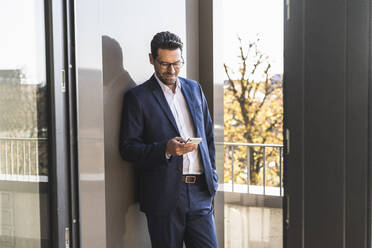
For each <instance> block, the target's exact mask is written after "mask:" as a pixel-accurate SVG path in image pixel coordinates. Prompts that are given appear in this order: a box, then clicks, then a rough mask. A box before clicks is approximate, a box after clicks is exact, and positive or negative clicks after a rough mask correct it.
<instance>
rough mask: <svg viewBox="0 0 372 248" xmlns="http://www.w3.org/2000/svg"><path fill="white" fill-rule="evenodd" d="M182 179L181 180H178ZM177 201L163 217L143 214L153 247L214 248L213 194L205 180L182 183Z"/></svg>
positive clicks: (215, 241)
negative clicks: (173, 207) (184, 247)
mask: <svg viewBox="0 0 372 248" xmlns="http://www.w3.org/2000/svg"><path fill="white" fill-rule="evenodd" d="M180 180H181V179H180ZM181 184H182V186H181V188H180V193H179V199H178V204H177V206H176V208H175V209H174V210H173V211H172V212H171V213H169V215H166V216H160V215H152V214H146V217H147V224H148V230H149V233H150V239H151V244H152V248H182V247H183V243H185V245H186V247H187V248H217V236H216V228H215V222H214V216H213V205H212V196H211V195H210V193H209V191H208V189H207V185H206V183H205V181H204V180H202V181H200V182H198V183H195V184H186V183H184V182H182V183H181Z"/></svg>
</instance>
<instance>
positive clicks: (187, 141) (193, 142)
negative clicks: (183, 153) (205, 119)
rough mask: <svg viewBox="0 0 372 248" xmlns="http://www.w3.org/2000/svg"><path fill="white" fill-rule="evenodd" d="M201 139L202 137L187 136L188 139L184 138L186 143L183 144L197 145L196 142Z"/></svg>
mask: <svg viewBox="0 0 372 248" xmlns="http://www.w3.org/2000/svg"><path fill="white" fill-rule="evenodd" d="M201 141H202V138H188V139H187V140H186V143H185V144H194V145H197V144H199V143H200V142H201Z"/></svg>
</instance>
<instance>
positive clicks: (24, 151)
mask: <svg viewBox="0 0 372 248" xmlns="http://www.w3.org/2000/svg"><path fill="white" fill-rule="evenodd" d="M22 143H23V176H26V141H25V140H23V141H22Z"/></svg>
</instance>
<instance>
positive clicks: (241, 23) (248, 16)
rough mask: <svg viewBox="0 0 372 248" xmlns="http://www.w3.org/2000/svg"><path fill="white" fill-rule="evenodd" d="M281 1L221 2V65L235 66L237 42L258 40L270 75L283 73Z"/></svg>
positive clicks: (237, 51)
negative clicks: (269, 65) (270, 67)
mask: <svg viewBox="0 0 372 248" xmlns="http://www.w3.org/2000/svg"><path fill="white" fill-rule="evenodd" d="M283 11H284V9H283V0H223V11H222V13H223V16H222V18H223V21H222V23H223V31H222V33H223V47H224V49H223V61H224V62H225V63H226V64H228V65H229V66H230V67H232V68H236V67H237V66H238V62H239V58H237V55H238V54H239V41H238V39H237V37H238V36H239V37H241V38H242V40H243V44H244V43H245V44H247V43H248V42H251V41H254V40H256V37H257V35H258V36H259V37H260V39H261V43H260V50H262V51H263V52H264V53H265V54H267V55H269V57H270V62H271V66H272V69H271V74H282V73H283V39H284V30H283V26H284V22H283V17H284V14H283Z"/></svg>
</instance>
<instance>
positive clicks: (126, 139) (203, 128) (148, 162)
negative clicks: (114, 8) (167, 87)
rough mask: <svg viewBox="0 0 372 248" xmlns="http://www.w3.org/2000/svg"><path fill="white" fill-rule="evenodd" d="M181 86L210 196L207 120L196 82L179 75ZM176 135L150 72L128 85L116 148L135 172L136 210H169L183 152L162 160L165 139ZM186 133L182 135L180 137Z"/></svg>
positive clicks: (212, 173)
mask: <svg viewBox="0 0 372 248" xmlns="http://www.w3.org/2000/svg"><path fill="white" fill-rule="evenodd" d="M179 81H180V83H181V90H182V93H183V96H184V97H185V100H186V102H187V105H188V108H189V111H190V114H191V116H192V120H193V124H194V129H195V134H196V137H201V138H202V139H203V140H202V142H201V143H200V144H199V147H198V149H199V151H200V159H201V163H202V165H203V168H204V175H205V179H206V182H207V186H208V191H209V193H210V194H211V196H214V195H215V194H216V190H217V180H218V176H217V173H216V162H215V145H214V134H213V124H212V120H211V117H210V114H209V111H208V106H207V102H206V100H205V97H204V94H203V92H202V89H201V87H200V85H199V83H197V82H195V81H192V80H189V79H185V78H181V77H179ZM176 136H178V137H180V132H179V130H178V128H177V125H176V121H175V119H174V117H173V114H172V112H171V109H170V107H169V105H168V102H167V100H166V98H165V96H164V93H163V91H162V89H161V87H160V85H159V83H158V82H157V80H156V78H155V77H154V76H152V77H151V78H150V79H149V80H148V81H146V82H145V83H143V84H141V85H138V86H136V87H134V88H132V89H130V90H129V91H128V92H127V93H126V94H125V97H124V102H123V112H122V119H121V126H120V137H119V149H120V154H121V156H122V158H123V159H124V160H127V161H129V162H131V163H132V164H134V165H135V166H136V167H137V168H138V171H139V201H140V207H141V210H142V211H144V212H146V213H150V214H169V212H170V211H171V210H172V209H173V208H174V207H176V204H177V200H178V195H179V194H178V192H179V188H180V186H181V183H182V180H181V177H182V172H183V156H172V157H171V158H170V159H166V157H165V150H166V145H167V143H168V141H169V140H170V139H172V138H174V137H176ZM183 138H188V137H183Z"/></svg>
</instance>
